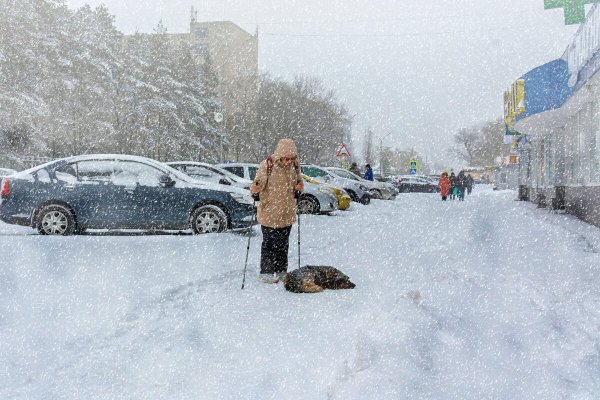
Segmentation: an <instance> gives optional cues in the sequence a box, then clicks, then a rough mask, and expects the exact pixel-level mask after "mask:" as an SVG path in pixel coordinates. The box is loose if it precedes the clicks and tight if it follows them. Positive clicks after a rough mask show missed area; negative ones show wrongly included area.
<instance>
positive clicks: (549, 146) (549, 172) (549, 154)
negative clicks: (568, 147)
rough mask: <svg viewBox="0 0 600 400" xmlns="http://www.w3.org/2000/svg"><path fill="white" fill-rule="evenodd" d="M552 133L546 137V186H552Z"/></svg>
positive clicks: (553, 147) (553, 149)
mask: <svg viewBox="0 0 600 400" xmlns="http://www.w3.org/2000/svg"><path fill="white" fill-rule="evenodd" d="M554 144H555V142H554V135H549V136H548V138H547V139H546V182H548V185H547V186H554V151H555V145H554Z"/></svg>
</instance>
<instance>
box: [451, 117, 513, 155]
mask: <svg viewBox="0 0 600 400" xmlns="http://www.w3.org/2000/svg"><path fill="white" fill-rule="evenodd" d="M503 134H504V121H503V120H502V119H501V118H500V119H496V120H492V121H488V122H486V123H485V124H482V125H479V126H472V127H469V128H462V129H460V130H459V131H458V132H457V133H456V135H454V142H455V146H454V147H453V148H452V149H451V151H452V152H453V153H454V154H456V155H457V156H458V157H460V158H462V159H463V160H465V161H466V162H467V163H468V164H469V165H471V166H485V165H492V164H493V163H494V159H495V158H496V157H498V156H503V155H505V154H507V153H508V147H507V146H506V145H504V144H503V141H502V136H503Z"/></svg>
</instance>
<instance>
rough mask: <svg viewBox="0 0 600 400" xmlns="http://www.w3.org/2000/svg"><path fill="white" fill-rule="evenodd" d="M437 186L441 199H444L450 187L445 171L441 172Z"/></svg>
mask: <svg viewBox="0 0 600 400" xmlns="http://www.w3.org/2000/svg"><path fill="white" fill-rule="evenodd" d="M438 186H439V188H440V194H441V195H442V201H446V199H447V198H448V194H449V193H450V188H451V187H452V184H451V183H450V178H448V173H447V172H442V176H441V177H440V180H439V181H438Z"/></svg>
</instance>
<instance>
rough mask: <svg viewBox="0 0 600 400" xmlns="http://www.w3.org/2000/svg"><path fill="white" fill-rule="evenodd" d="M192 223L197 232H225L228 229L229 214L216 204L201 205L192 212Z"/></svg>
mask: <svg viewBox="0 0 600 400" xmlns="http://www.w3.org/2000/svg"><path fill="white" fill-rule="evenodd" d="M191 225H192V231H194V233H196V234H200V233H216V232H223V231H224V230H226V229H227V215H226V214H225V212H224V211H223V210H222V209H220V208H219V207H217V206H215V205H212V204H209V205H206V206H201V207H198V208H197V209H195V210H194V212H193V213H192V218H191Z"/></svg>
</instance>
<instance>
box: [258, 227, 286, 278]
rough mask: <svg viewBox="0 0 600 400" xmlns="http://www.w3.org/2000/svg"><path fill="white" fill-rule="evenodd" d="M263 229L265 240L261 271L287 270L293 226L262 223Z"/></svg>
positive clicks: (271, 272)
mask: <svg viewBox="0 0 600 400" xmlns="http://www.w3.org/2000/svg"><path fill="white" fill-rule="evenodd" d="M261 229H262V234H263V240H262V246H261V252H260V273H261V274H274V273H276V272H287V267H288V249H289V247H290V232H291V231H292V226H291V225H290V226H286V227H285V228H269V227H266V226H262V225H261Z"/></svg>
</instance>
